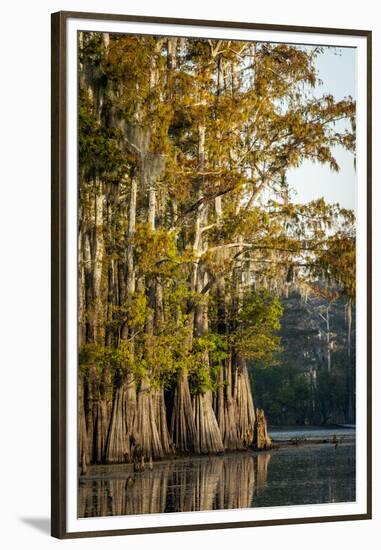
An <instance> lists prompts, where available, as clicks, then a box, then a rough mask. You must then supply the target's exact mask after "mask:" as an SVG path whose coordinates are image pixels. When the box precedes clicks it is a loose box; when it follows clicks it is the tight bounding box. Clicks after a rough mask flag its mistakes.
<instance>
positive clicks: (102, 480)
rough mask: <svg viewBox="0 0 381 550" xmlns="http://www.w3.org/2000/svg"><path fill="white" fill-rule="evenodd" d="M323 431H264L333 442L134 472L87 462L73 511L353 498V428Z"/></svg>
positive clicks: (115, 512) (180, 461)
mask: <svg viewBox="0 0 381 550" xmlns="http://www.w3.org/2000/svg"><path fill="white" fill-rule="evenodd" d="M331 431H332V430H331ZM331 431H328V430H320V431H317V430H311V431H310V430H288V431H285V430H279V431H272V432H270V433H271V436H272V437H273V439H274V440H275V442H276V441H277V440H282V439H284V438H285V434H287V437H288V438H290V439H292V438H296V439H299V438H303V437H307V438H309V439H310V438H312V439H313V438H316V437H324V436H326V437H327V438H332V437H333V436H337V439H338V440H339V444H338V445H337V446H335V445H334V444H332V443H326V444H305V445H297V446H296V445H291V446H287V447H281V448H279V449H278V450H272V451H269V452H262V453H254V452H252V451H246V452H238V453H227V454H225V455H224V456H203V457H195V456H194V457H187V458H177V459H172V460H166V461H163V462H158V463H155V464H154V467H153V470H152V471H151V470H148V469H147V470H145V471H144V472H140V473H133V471H132V466H131V465H129V464H123V465H116V466H94V467H92V468H90V469H89V472H88V474H87V475H86V476H82V477H81V478H80V481H79V510H78V513H79V517H101V516H119V515H130V514H155V513H162V512H190V511H200V510H222V509H235V508H250V507H259V506H286V505H296V504H318V503H333V502H353V501H355V500H356V467H355V465H356V460H355V455H356V453H355V437H354V435H355V432H354V430H336V431H332V433H331ZM301 432H303V433H301ZM311 432H313V434H312V433H311Z"/></svg>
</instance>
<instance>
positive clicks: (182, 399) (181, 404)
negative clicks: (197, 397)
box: [171, 370, 200, 453]
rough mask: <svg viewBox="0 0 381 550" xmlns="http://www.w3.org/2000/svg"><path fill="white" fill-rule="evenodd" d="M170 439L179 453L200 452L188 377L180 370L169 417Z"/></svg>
mask: <svg viewBox="0 0 381 550" xmlns="http://www.w3.org/2000/svg"><path fill="white" fill-rule="evenodd" d="M171 438H172V441H173V443H174V445H175V448H176V449H177V450H179V451H181V452H190V453H192V452H194V453H199V452H200V443H199V439H198V432H197V430H196V424H195V420H194V414H193V406H192V400H191V396H190V391H189V381H188V375H187V373H186V372H184V370H180V371H179V373H178V375H177V383H176V387H175V390H174V398H173V410H172V416H171Z"/></svg>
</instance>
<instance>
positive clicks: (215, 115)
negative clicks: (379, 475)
mask: <svg viewBox="0 0 381 550" xmlns="http://www.w3.org/2000/svg"><path fill="white" fill-rule="evenodd" d="M327 22H328V23H329V21H327ZM370 170H371V33H370V31H365V30H344V29H331V28H306V27H289V26H281V25H279V26H278V25H264V24H253V23H237V22H234V23H231V22H226V21H224V22H221V21H199V20H181V19H168V18H157V17H156V18H154V17H140V16H139V17H137V16H126V15H105V14H95V13H71V12H60V13H55V14H53V16H52V535H53V536H55V537H58V538H73V537H85V536H104V535H115V534H118V535H119V534H131V533H132V534H136V533H156V532H163V531H188V530H194V529H220V528H227V527H229V528H231V527H248V526H256V525H277V524H285V523H307V522H322V521H340V520H355V519H369V518H370V517H371V439H370V438H371V357H370V352H371V345H370V342H371V340H370V338H371V330H370V327H371V325H370V323H371V312H370V308H371V296H370V292H371V284H370V273H371V269H370V262H371V258H370V240H371V234H370V227H371V219H370V216H371V172H370Z"/></svg>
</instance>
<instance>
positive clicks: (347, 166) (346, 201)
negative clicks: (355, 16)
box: [287, 48, 357, 209]
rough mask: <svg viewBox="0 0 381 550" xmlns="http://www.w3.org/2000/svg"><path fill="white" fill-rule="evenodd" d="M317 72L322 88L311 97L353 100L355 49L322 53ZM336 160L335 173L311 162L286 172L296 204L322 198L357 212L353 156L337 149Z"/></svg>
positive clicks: (318, 60) (326, 167) (354, 95)
mask: <svg viewBox="0 0 381 550" xmlns="http://www.w3.org/2000/svg"><path fill="white" fill-rule="evenodd" d="M317 68H318V71H319V78H320V79H321V80H322V81H323V84H322V85H321V86H319V87H317V88H315V91H314V95H316V96H320V95H323V94H326V93H329V94H332V95H333V96H334V97H335V99H336V100H340V99H343V98H344V97H347V96H349V95H350V96H352V97H353V98H354V99H355V98H356V49H355V48H335V49H331V48H328V49H325V51H324V53H323V54H321V55H320V56H319V58H318V59H317ZM335 158H336V160H337V162H338V164H339V166H340V171H339V172H338V173H337V172H332V171H331V170H330V168H329V167H328V166H322V165H320V164H313V163H312V162H310V161H308V162H307V161H306V162H304V163H303V165H302V166H301V167H299V168H296V169H293V170H289V171H288V173H287V179H288V183H289V185H290V187H292V188H293V189H295V191H296V194H295V195H294V200H295V201H296V202H309V201H311V200H314V199H317V198H319V197H324V199H325V200H326V201H327V202H329V203H332V202H338V203H339V204H340V205H341V206H342V207H344V208H349V209H356V184H357V177H356V172H355V168H354V159H353V155H352V153H348V152H347V151H345V150H344V149H343V148H342V147H340V148H337V149H336V151H335Z"/></svg>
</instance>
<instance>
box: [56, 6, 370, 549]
mask: <svg viewBox="0 0 381 550" xmlns="http://www.w3.org/2000/svg"><path fill="white" fill-rule="evenodd" d="M73 18H75V19H91V20H105V21H106V20H107V21H122V22H123V21H130V22H131V21H132V22H147V23H159V24H168V25H179V24H181V25H185V26H186V25H192V26H201V27H202V26H208V27H219V28H229V29H252V30H269V31H288V32H298V33H313V34H319V33H324V34H328V35H346V36H357V37H364V38H365V39H366V42H367V130H366V131H367V176H366V177H367V197H366V201H367V212H368V214H367V412H366V415H367V511H366V513H364V514H357V515H340V516H328V517H324V516H321V517H307V518H296V519H295V518H294V519H281V520H276V519H273V520H263V521H242V522H234V523H231V522H221V523H211V524H202V525H198V524H194V525H178V526H163V527H142V528H133V529H115V530H107V531H105V530H96V531H85V532H68V530H67V525H66V500H67V499H66V467H67V460H66V453H67V446H66V428H67V414H66V412H67V411H66V381H67V371H66V368H67V365H66V337H67V327H66V322H67V317H66V304H67V277H66V273H67V272H66V269H67V254H66V244H67V233H66V230H67V219H66V216H67V208H66V177H67V172H66V151H67V137H66V129H67V128H66V125H67V109H66V68H67V56H66V27H67V22H68V20H69V19H73ZM51 24H52V27H51V29H52V41H51V52H52V80H51V92H52V119H51V123H52V148H51V155H52V172H51V179H52V203H51V216H52V224H51V253H52V271H51V280H52V294H51V298H52V299H51V319H52V324H51V347H52V361H51V376H52V383H51V404H52V417H51V437H52V446H51V461H52V470H51V520H52V521H51V534H52V536H54V537H56V538H59V539H67V538H81V537H101V536H111V535H126V534H131V535H134V534H139V533H162V532H173V531H183V532H185V531H192V530H210V529H226V528H233V527H234V528H242V527H255V526H264V525H267V526H269V525H285V524H300V523H318V522H333V521H353V520H364V519H371V517H372V458H371V457H372V436H371V433H372V417H371V409H372V399H371V398H372V369H371V347H372V345H371V318H372V313H371V307H372V295H371V285H372V280H371V271H372V263H371V262H372V258H371V246H372V235H371V223H372V222H371V206H372V202H371V196H372V188H371V165H372V140H371V131H372V130H371V126H372V110H371V109H372V107H371V106H372V72H371V66H372V33H371V31H369V30H353V29H351V30H350V29H337V28H321V27H316V28H315V27H305V26H289V25H268V24H257V23H249V22H228V21H208V20H199V19H197V20H196V19H176V18H168V17H145V16H144V17H143V16H133V15H111V14H102V13H79V12H58V13H53V14H52V18H51Z"/></svg>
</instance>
